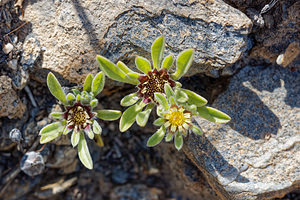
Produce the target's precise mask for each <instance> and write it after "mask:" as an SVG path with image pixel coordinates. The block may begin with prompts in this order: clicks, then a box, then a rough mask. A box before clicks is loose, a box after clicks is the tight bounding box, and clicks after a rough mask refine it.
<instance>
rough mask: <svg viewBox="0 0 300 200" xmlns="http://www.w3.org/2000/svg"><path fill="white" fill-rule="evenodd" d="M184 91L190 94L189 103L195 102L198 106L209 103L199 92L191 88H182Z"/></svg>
mask: <svg viewBox="0 0 300 200" xmlns="http://www.w3.org/2000/svg"><path fill="white" fill-rule="evenodd" d="M181 90H182V91H183V92H184V93H186V94H187V95H188V98H189V99H188V103H189V104H194V105H196V106H197V107H200V106H204V105H205V104H207V100H206V99H205V98H203V97H201V96H200V95H199V94H197V93H195V92H193V91H191V90H186V89H181Z"/></svg>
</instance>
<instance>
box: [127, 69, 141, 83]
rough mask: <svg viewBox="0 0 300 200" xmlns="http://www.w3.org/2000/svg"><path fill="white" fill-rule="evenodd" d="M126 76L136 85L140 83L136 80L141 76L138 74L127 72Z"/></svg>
mask: <svg viewBox="0 0 300 200" xmlns="http://www.w3.org/2000/svg"><path fill="white" fill-rule="evenodd" d="M126 76H127V77H128V78H129V79H131V80H132V84H133V85H138V84H139V83H140V82H139V80H138V78H139V77H140V76H141V75H140V74H138V73H135V72H134V73H128V74H127V75H126Z"/></svg>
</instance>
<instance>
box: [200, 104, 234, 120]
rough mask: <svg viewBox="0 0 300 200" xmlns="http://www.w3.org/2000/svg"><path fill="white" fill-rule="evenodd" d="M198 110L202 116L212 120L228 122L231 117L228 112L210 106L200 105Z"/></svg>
mask: <svg viewBox="0 0 300 200" xmlns="http://www.w3.org/2000/svg"><path fill="white" fill-rule="evenodd" d="M197 111H198V115H199V116H200V117H202V118H204V119H207V120H208V121H211V122H216V123H227V122H229V121H230V119H231V118H230V117H229V116H228V115H227V114H225V113H223V112H221V111H219V110H217V109H215V108H212V107H208V106H202V107H198V109H197Z"/></svg>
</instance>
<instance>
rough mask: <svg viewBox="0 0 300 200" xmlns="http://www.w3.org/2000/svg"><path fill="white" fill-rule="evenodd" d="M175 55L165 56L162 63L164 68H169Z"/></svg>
mask: <svg viewBox="0 0 300 200" xmlns="http://www.w3.org/2000/svg"><path fill="white" fill-rule="evenodd" d="M173 62H174V60H173V56H172V55H168V56H167V57H165V59H164V61H163V64H162V68H163V69H166V70H169V69H170V67H171V66H172V65H173Z"/></svg>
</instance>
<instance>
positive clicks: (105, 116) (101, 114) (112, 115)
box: [95, 110, 122, 121]
mask: <svg viewBox="0 0 300 200" xmlns="http://www.w3.org/2000/svg"><path fill="white" fill-rule="evenodd" d="M95 112H96V113H97V117H98V118H99V119H102V120H105V121H113V120H117V119H119V117H120V116H121V114H122V113H121V111H119V110H95Z"/></svg>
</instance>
